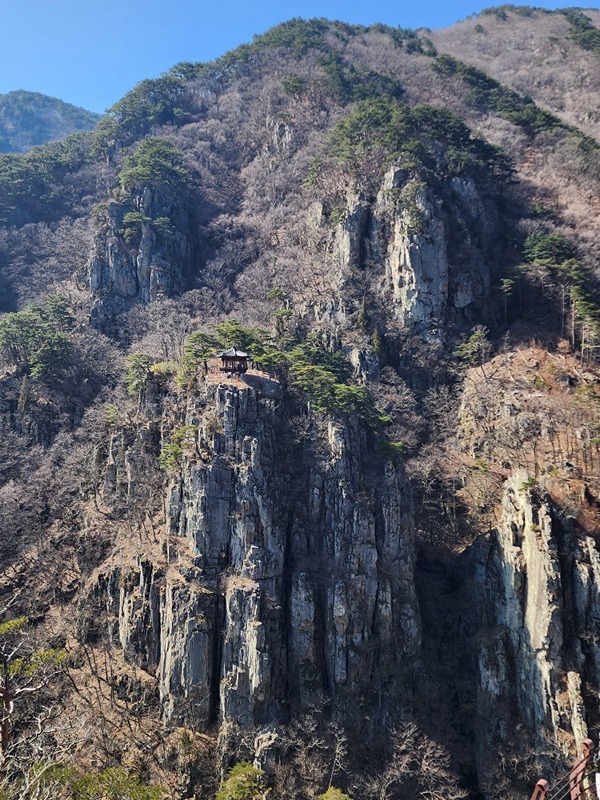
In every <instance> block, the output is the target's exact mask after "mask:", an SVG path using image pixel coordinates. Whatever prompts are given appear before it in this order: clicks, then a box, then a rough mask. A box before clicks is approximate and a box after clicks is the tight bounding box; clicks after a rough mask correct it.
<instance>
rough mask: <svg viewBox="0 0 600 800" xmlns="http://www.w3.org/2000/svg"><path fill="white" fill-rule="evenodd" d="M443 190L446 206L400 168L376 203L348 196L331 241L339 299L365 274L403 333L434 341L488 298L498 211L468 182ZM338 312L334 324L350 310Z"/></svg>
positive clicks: (464, 178) (333, 314)
mask: <svg viewBox="0 0 600 800" xmlns="http://www.w3.org/2000/svg"><path fill="white" fill-rule="evenodd" d="M444 191H445V193H446V194H447V198H445V199H444V200H443V199H442V197H440V195H439V189H438V193H436V191H434V190H433V189H432V187H430V186H428V185H427V184H426V183H425V182H423V181H421V180H418V179H415V178H412V177H411V176H410V174H409V173H407V172H406V170H403V169H398V168H394V169H391V170H389V171H388V172H387V173H386V174H385V176H384V179H383V181H382V183H381V186H380V188H379V191H378V193H377V195H376V197H375V198H371V199H369V198H367V197H365V196H363V195H361V194H360V193H359V192H356V191H349V192H348V193H347V196H346V204H347V208H346V211H345V214H344V219H343V221H341V222H340V223H339V224H338V225H337V226H336V230H335V235H334V237H333V245H332V269H333V270H334V272H335V274H336V276H337V280H336V292H337V291H339V292H340V294H341V295H342V298H343V297H344V295H347V294H348V292H349V291H351V278H352V276H356V275H357V274H360V271H362V270H364V269H366V268H369V269H373V270H374V271H375V272H376V273H377V274H378V281H377V283H376V284H374V286H373V287H372V288H373V292H374V299H375V298H377V300H378V302H380V303H382V304H383V306H384V307H385V309H386V312H387V313H388V314H389V315H391V317H392V318H393V319H394V321H395V322H397V323H398V324H399V326H400V327H401V328H402V329H404V330H405V331H407V332H414V333H417V334H419V335H421V336H433V337H438V336H443V335H444V333H443V332H444V329H445V328H447V326H448V325H449V324H450V323H455V322H457V321H459V322H460V321H463V322H464V320H465V319H468V318H469V315H470V314H472V313H473V310H474V309H475V308H478V307H480V306H481V305H482V304H483V303H484V302H485V300H486V298H488V297H489V293H490V289H491V284H492V276H493V274H494V264H493V258H492V256H491V252H490V251H491V249H493V248H492V244H493V242H494V241H495V239H497V237H498V235H499V232H498V228H497V224H498V219H497V211H496V209H495V206H494V203H493V202H490V201H489V199H488V201H487V202H486V201H484V199H483V198H482V196H481V193H480V191H479V189H478V187H477V185H476V183H475V181H474V180H473V179H472V178H469V177H467V176H462V177H460V178H458V177H456V178H453V179H452V180H451V181H449V182H448V184H447V185H446V186H445V188H444ZM319 220H320V217H319ZM469 229H472V230H476V231H477V236H476V237H471V236H470V235H469V234H468V233H467V231H468V230H469ZM457 238H458V239H459V241H460V246H459V247H458V248H457V246H456V240H457ZM465 249H468V250H469V253H468V257H466V256H465ZM339 305H340V304H338V306H335V305H334V306H332V307H331V308H330V310H329V312H330V313H329V316H330V318H331V320H332V321H333V322H334V323H337V324H338V325H339V324H340V322H341V321H343V319H344V317H345V314H346V311H345V306H347V305H348V304H347V302H346V304H344V302H343V300H342V301H341V308H342V312H341V313H340V307H339Z"/></svg>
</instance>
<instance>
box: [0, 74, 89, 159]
mask: <svg viewBox="0 0 600 800" xmlns="http://www.w3.org/2000/svg"><path fill="white" fill-rule="evenodd" d="M99 119H100V115H99V114H94V113H93V112H91V111H86V110H85V109H83V108H78V107H77V106H73V105H71V104H70V103H65V102H64V101H63V100H58V99H57V98H56V97H48V96H47V95H45V94H40V93H39V92H24V91H22V90H19V91H15V92H8V93H7V94H2V95H0V153H25V152H26V151H27V150H30V149H31V148H32V147H35V146H36V145H40V144H44V143H45V142H50V141H54V140H55V139H61V138H62V137H63V136H67V135H68V134H69V133H75V131H89V130H91V129H92V128H93V127H94V125H95V124H96V122H97V121H98V120H99Z"/></svg>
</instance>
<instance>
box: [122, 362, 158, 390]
mask: <svg viewBox="0 0 600 800" xmlns="http://www.w3.org/2000/svg"><path fill="white" fill-rule="evenodd" d="M125 363H126V366H125V384H126V386H127V390H128V391H129V394H139V393H141V392H143V391H144V389H146V387H147V386H148V382H149V380H150V377H151V375H152V372H151V367H152V365H153V364H154V358H152V356H149V355H146V354H145V353H132V354H131V355H130V356H127V359H126V362H125Z"/></svg>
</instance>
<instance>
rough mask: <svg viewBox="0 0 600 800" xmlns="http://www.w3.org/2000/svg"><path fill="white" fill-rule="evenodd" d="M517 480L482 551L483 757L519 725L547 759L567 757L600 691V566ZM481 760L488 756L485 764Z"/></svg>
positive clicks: (542, 499) (588, 546)
mask: <svg viewBox="0 0 600 800" xmlns="http://www.w3.org/2000/svg"><path fill="white" fill-rule="evenodd" d="M526 478H527V475H526V474H525V473H523V472H520V473H517V474H516V475H515V476H513V477H512V478H511V479H510V480H509V481H508V482H507V484H506V487H505V492H504V497H503V501H502V511H501V516H500V519H499V524H498V527H497V530H496V531H495V533H494V534H493V536H492V539H491V540H490V541H489V542H487V543H485V544H484V543H483V541H479V542H478V544H477V545H476V547H475V548H474V553H473V555H474V557H475V569H476V573H475V574H476V581H475V586H474V592H475V597H476V598H478V608H479V615H480V622H481V623H483V627H482V629H481V632H480V633H481V642H480V646H479V650H478V654H477V659H478V672H479V679H478V682H479V686H478V700H477V704H478V709H477V719H478V726H479V749H480V754H483V753H484V751H486V750H487V751H488V756H489V752H491V748H492V745H493V742H494V740H495V739H496V738H497V737H499V738H500V739H501V740H504V741H509V740H510V738H511V737H512V736H513V735H514V726H515V724H517V725H519V724H521V725H524V726H525V730H526V731H527V735H528V738H529V739H530V740H532V741H534V742H535V743H536V748H537V749H538V750H540V749H541V747H542V744H543V742H544V739H546V738H547V739H550V740H551V741H554V742H556V743H557V744H558V745H559V746H561V747H562V748H563V749H564V750H565V751H566V752H568V751H571V752H572V751H574V750H575V746H576V747H577V748H579V745H580V744H581V741H582V740H583V739H584V738H586V736H587V735H588V720H586V716H585V704H584V701H583V697H584V693H585V684H586V683H588V682H589V683H591V684H592V685H595V686H597V685H598V683H599V681H600V672H599V670H598V652H599V648H598V645H599V640H598V634H597V632H595V633H593V634H591V635H590V631H597V624H596V625H595V624H594V620H597V619H598V615H599V614H600V570H599V567H600V559H599V557H598V552H597V550H596V548H595V543H594V541H593V540H592V539H591V538H590V537H589V536H586V535H581V534H577V533H576V531H575V530H574V526H573V525H572V523H571V521H569V520H567V519H564V518H563V517H561V516H560V515H559V514H558V513H557V511H556V509H555V508H554V507H553V505H552V503H551V502H550V500H549V499H548V498H547V496H546V495H545V494H544V493H543V492H541V491H540V490H538V489H537V488H529V485H528V484H527V483H526ZM482 757H483V755H482Z"/></svg>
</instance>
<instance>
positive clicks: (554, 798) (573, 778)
mask: <svg viewBox="0 0 600 800" xmlns="http://www.w3.org/2000/svg"><path fill="white" fill-rule="evenodd" d="M593 754H594V743H593V742H592V740H591V739H585V740H584V741H583V742H582V745H581V752H580V754H579V756H578V758H577V760H576V762H575V764H573V766H572V767H571V769H570V770H569V771H568V772H567V774H566V775H563V777H562V778H560V779H559V780H557V781H556V782H555V783H553V784H552V786H550V785H549V784H548V781H545V780H539V781H538V782H537V783H536V785H535V789H534V790H533V794H532V795H531V800H600V799H599V798H598V797H597V794H596V784H595V780H594V772H595V770H594V765H593Z"/></svg>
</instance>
